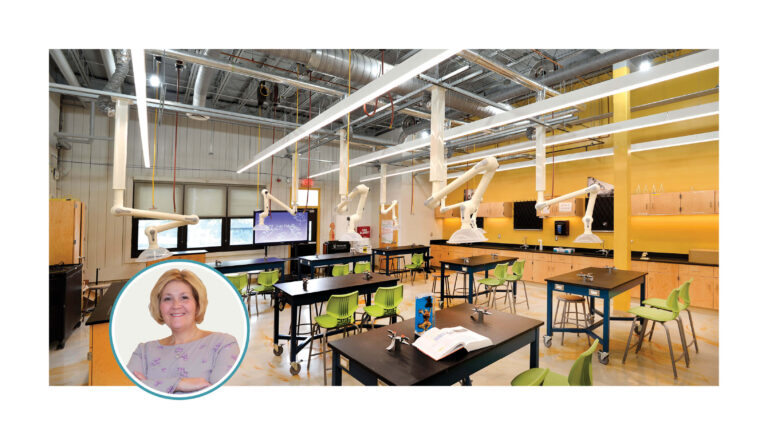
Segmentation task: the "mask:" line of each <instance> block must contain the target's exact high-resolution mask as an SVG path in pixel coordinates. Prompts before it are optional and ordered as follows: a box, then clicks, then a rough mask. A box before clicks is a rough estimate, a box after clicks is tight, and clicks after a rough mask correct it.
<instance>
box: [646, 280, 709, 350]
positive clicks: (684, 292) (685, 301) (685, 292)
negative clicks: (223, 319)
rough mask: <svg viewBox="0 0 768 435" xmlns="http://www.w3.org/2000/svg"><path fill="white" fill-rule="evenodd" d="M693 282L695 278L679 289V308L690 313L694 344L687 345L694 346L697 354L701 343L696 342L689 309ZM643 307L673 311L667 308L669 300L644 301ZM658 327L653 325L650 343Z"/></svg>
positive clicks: (690, 318)
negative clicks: (654, 330) (655, 328)
mask: <svg viewBox="0 0 768 435" xmlns="http://www.w3.org/2000/svg"><path fill="white" fill-rule="evenodd" d="M692 282H693V278H691V279H689V280H688V281H686V282H684V283H683V284H682V285H681V286H680V287H678V289H679V290H680V294H679V295H678V297H679V298H680V301H682V303H680V302H679V301H678V306H679V308H680V312H683V311H687V312H688V323H690V325H691V334H692V335H693V343H687V344H686V345H687V346H688V347H691V345H693V346H694V347H695V349H696V353H699V342H698V341H697V340H696V330H695V329H693V317H691V310H689V309H688V307H689V306H690V305H691V295H690V288H691V283H692ZM643 305H646V306H649V307H653V308H658V309H660V310H667V311H672V309H670V308H669V307H668V306H667V300H666V299H661V298H650V299H646V300H644V301H643ZM654 326H656V324H655V323H654V324H653V325H651V333H650V334H648V342H649V343H650V342H651V338H653V327H654Z"/></svg>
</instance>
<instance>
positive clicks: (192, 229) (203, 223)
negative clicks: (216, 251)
mask: <svg viewBox="0 0 768 435" xmlns="http://www.w3.org/2000/svg"><path fill="white" fill-rule="evenodd" d="M222 220H223V219H221V218H218V219H200V222H199V223H198V224H197V225H188V226H187V248H188V249H193V248H214V247H219V246H222V245H223V241H222V240H221V234H222V226H221V225H222Z"/></svg>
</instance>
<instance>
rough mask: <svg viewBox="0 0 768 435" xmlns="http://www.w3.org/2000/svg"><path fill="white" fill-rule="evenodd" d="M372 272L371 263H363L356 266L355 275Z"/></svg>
mask: <svg viewBox="0 0 768 435" xmlns="http://www.w3.org/2000/svg"><path fill="white" fill-rule="evenodd" d="M370 271H371V263H370V262H367V261H366V262H363V263H356V264H355V273H365V272H370Z"/></svg>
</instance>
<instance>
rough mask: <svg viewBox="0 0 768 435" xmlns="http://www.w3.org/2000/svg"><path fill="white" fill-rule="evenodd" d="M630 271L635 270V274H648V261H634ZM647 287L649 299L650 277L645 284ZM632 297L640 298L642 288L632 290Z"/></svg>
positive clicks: (646, 295)
mask: <svg viewBox="0 0 768 435" xmlns="http://www.w3.org/2000/svg"><path fill="white" fill-rule="evenodd" d="M629 269H630V270H633V271H635V272H646V273H647V272H648V262H646V261H632V262H630V266H629ZM645 285H646V287H645V290H646V294H645V297H646V298H647V297H648V277H647V276H646V283H645ZM630 295H631V296H632V297H633V298H640V287H635V288H633V289H632V290H630Z"/></svg>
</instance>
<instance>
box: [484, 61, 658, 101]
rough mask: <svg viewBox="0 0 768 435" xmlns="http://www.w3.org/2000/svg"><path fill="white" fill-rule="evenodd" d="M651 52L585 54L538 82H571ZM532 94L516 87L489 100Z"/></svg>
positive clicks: (522, 87) (548, 83) (549, 84)
mask: <svg viewBox="0 0 768 435" xmlns="http://www.w3.org/2000/svg"><path fill="white" fill-rule="evenodd" d="M650 51H652V50H611V51H609V52H607V53H605V54H601V55H600V56H597V57H595V56H591V55H589V54H587V53H585V54H584V55H583V56H580V57H579V58H577V59H574V60H573V61H572V62H571V63H569V64H566V65H565V66H564V68H563V69H562V70H560V71H558V72H556V73H554V74H549V75H546V76H544V77H542V78H540V79H539V80H538V82H539V83H541V84H543V85H546V86H554V85H557V84H558V83H560V82H562V81H566V80H570V79H573V78H576V77H578V76H581V75H585V74H588V73H591V72H594V71H597V70H600V69H602V68H606V67H609V66H611V65H613V64H616V63H619V62H623V61H625V60H627V59H631V58H633V57H636V56H640V55H642V54H646V53H648V52H650ZM585 58H586V60H585ZM580 60H581V61H580ZM532 92H533V91H531V90H530V89H528V88H526V87H525V86H514V87H511V88H507V89H504V90H501V91H499V92H496V93H493V94H491V95H488V99H490V100H493V101H506V100H512V99H515V98H518V97H522V96H523V95H528V94H530V93H532Z"/></svg>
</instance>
